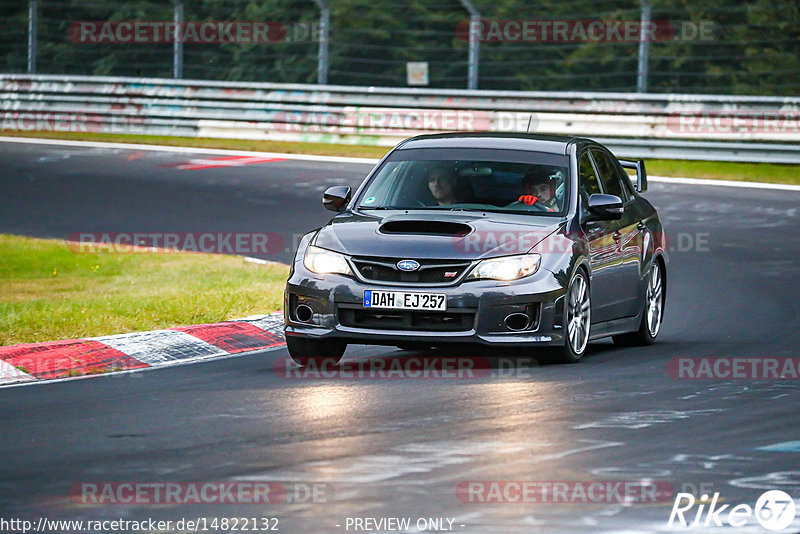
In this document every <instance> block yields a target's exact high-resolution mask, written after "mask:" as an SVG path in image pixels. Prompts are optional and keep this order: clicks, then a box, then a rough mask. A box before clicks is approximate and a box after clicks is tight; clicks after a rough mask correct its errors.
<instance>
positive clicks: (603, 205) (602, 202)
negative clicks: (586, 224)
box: [589, 193, 624, 221]
mask: <svg viewBox="0 0 800 534" xmlns="http://www.w3.org/2000/svg"><path fill="white" fill-rule="evenodd" d="M623 211H624V209H623V208H622V199H621V198H619V197H618V196H616V195H603V194H600V193H596V194H594V195H592V196H590V197H589V220H592V221H618V220H620V219H621V218H622V213H623Z"/></svg>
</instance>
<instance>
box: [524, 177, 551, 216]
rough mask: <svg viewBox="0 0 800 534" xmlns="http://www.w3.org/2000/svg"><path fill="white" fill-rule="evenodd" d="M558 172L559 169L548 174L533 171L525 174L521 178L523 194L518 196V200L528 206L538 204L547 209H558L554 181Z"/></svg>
mask: <svg viewBox="0 0 800 534" xmlns="http://www.w3.org/2000/svg"><path fill="white" fill-rule="evenodd" d="M560 173H561V171H557V172H555V173H548V174H543V173H540V172H534V173H530V174H528V175H526V176H525V178H523V179H522V190H523V191H524V192H525V194H524V195H521V196H520V197H519V201H520V202H522V203H524V204H527V205H528V206H532V205H534V204H538V205H540V206H543V207H544V208H547V210H548V211H556V210H558V209H559V208H558V201H557V199H556V185H557V184H556V181H557V180H558V178H559V176H560Z"/></svg>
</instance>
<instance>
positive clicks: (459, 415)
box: [0, 144, 800, 533]
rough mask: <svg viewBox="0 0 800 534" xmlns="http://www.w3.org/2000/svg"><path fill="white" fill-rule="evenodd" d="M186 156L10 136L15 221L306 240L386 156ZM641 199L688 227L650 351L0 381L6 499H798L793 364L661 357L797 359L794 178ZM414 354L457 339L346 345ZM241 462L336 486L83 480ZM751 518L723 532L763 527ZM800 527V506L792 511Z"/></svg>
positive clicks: (294, 524)
mask: <svg viewBox="0 0 800 534" xmlns="http://www.w3.org/2000/svg"><path fill="white" fill-rule="evenodd" d="M134 154H135V155H134ZM188 159H190V157H189V156H187V155H185V154H171V153H163V152H148V151H138V152H134V151H130V150H116V149H87V148H76V147H72V148H70V147H52V146H39V145H25V144H0V169H2V175H0V199H1V202H0V233H14V234H23V235H34V236H52V237H65V236H67V235H69V234H71V233H75V232H98V231H99V232H103V231H105V232H114V231H129V232H133V231H149V232H202V231H215V232H216V231H242V232H256V231H268V232H279V233H281V234H282V235H284V236H287V242H288V241H290V240H291V239H292V236H293V235H295V234H302V233H304V232H306V231H308V230H310V229H311V228H313V227H315V226H317V225H319V224H321V223H322V222H324V221H325V220H326V218H327V217H328V215H329V212H326V211H324V210H323V208H322V207H321V205H320V200H319V198H320V195H321V192H322V191H323V190H324V189H325V187H326V186H328V185H331V184H350V185H353V186H355V185H357V184H358V183H359V182H360V181H361V179H362V178H363V177H364V175H365V174H366V172H367V171H368V170H369V167H368V166H365V165H356V164H347V163H319V162H298V161H284V162H268V163H262V164H254V165H246V166H241V167H237V168H232V169H225V168H223V169H220V168H217V169H203V170H191V171H190V170H178V169H177V168H176V167H170V166H169V165H172V164H175V163H178V162H182V161H186V160H188ZM647 197H648V198H649V199H650V200H651V201H652V202H653V203H654V204H655V205H656V207H658V208H659V210H660V213H661V215H662V218H663V220H664V222H665V225H666V229H667V234H668V236H669V238H670V239H671V243H672V251H671V265H670V269H669V287H668V298H667V309H666V317H665V323H664V325H663V329H662V332H661V334H660V337H659V340H658V343H657V344H656V345H654V346H652V347H647V348H625V349H619V348H616V347H614V346H613V345H612V344H611V343H608V342H603V341H601V342H598V343H594V344H592V346H591V347H590V351H589V354H588V355H587V357H586V358H585V359H584V360H583V361H582V362H580V363H579V364H576V365H568V366H558V365H545V366H538V365H536V364H535V362H534V363H530V364H526V363H524V362H522V361H516V362H515V364H516V368H515V369H514V370H513V372H511V371H508V370H507V369H505V368H504V367H502V366H501V365H499V364H497V363H495V364H494V365H493V367H492V368H491V369H489V370H488V371H487V372H486V373H483V374H482V375H481V377H479V378H469V379H447V380H423V379H395V380H382V379H370V380H366V379H361V380H359V379H349V378H332V379H321V380H311V379H302V378H286V377H285V376H284V375H281V374H280V373H278V372H276V371H275V369H276V368H275V367H274V366H275V365H278V364H279V363H280V362H281V361H283V360H284V359H285V358H286V357H287V354H286V351H285V350H284V349H280V350H275V351H271V352H264V353H255V354H249V355H246V356H242V357H238V358H232V359H227V360H221V361H213V362H207V363H201V364H197V365H190V366H183V367H175V368H165V369H159V370H153V371H146V372H141V373H132V374H122V375H118V376H106V377H99V378H93V379H85V380H73V381H66V382H60V383H52V384H43V385H34V386H26V387H15V388H7V389H0V407H2V409H1V410H2V412H1V413H2V416H1V418H0V518H29V519H31V518H32V519H34V520H36V519H38V518H40V517H47V518H48V519H83V520H87V519H115V518H126V519H146V518H153V519H163V520H173V521H175V520H178V519H181V518H195V519H196V518H198V517H205V518H208V519H209V520H210V519H211V518H214V517H216V518H223V517H227V518H231V517H248V518H252V517H277V518H279V528H280V530H281V531H283V532H321V533H322V532H348V531H349V532H353V531H354V530H353V528H352V527H351V528H350V529H349V530H346V525H347V518H355V517H358V518H366V517H373V518H379V517H387V516H388V517H410V518H412V524H413V522H415V521H416V520H417V518H427V517H444V518H451V519H454V522H453V526H452V529H453V531H454V532H475V533H484V532H488V533H494V532H498V533H499V532H623V531H624V532H658V531H667V530H669V529H668V528H667V520H668V518H669V515H670V510H671V508H672V504H673V502H672V499H671V498H669V499H667V500H665V501H663V502H659V503H655V504H637V503H633V504H631V503H623V504H621V503H599V504H586V503H581V502H573V503H558V504H543V503H528V504H520V503H512V504H507V503H503V504H480V503H471V504H467V503H463V502H462V501H461V500H459V498H458V496H457V494H456V488H457V487H458V485H459V484H460V483H463V482H468V481H509V480H511V481H587V482H588V481H597V480H616V481H639V480H653V481H657V482H663V483H668V484H669V485H670V486H671V487H672V489H673V491H674V492H679V491H684V490H685V491H688V492H690V493H694V494H695V495H697V496H698V497H699V495H700V493H701V492H705V493H708V494H712V493H714V492H719V493H720V499H722V500H724V503H725V504H738V503H748V504H750V505H751V506H752V505H754V504H755V502H756V500H757V499H758V497H759V495H760V494H761V493H762V492H763V491H765V490H767V489H782V490H784V491H786V492H788V493H789V494H790V495H792V496H793V497H794V499H795V500H797V499H800V452H798V450H797V449H798V448H800V447H792V446H791V445H787V446H785V447H783V448H784V449H787V450H782V451H768V450H763V449H761V448H762V447H765V446H769V445H774V444H777V443H784V442H792V441H800V425H798V419H797V414H798V408H800V391H799V390H798V389H799V388H798V385H799V384H800V382H798V380H792V379H768V380H746V379H728V380H725V379H714V380H689V379H674V378H671V377H670V376H669V375H668V374H667V362H668V361H669V360H670V359H671V358H676V357H687V356H688V357H701V356H707V357H746V358H756V359H761V358H766V357H798V356H800V354H798V346H799V345H800V329H798V322H799V321H798V317H800V283H798V276H799V275H800V247H798V245H797V234H798V230H800V212H798V205H800V193H794V192H784V191H766V190H752V189H735V188H721V187H710V186H691V187H690V186H677V185H667V184H652V185H651V189H650V191H649V192H648V193H647ZM287 247H290V245H287ZM271 259H276V260H279V261H287V259H288V253H287V252H285V251H284V252H281V253H280V254H277V255H274V257H272V258H271ZM0 261H1V260H0ZM43 320H47V319H46V318H43ZM476 354H477V355H478V356H480V357H483V356H486V353H485V352H484V351H478V352H477V353H476ZM411 356H416V357H421V358H429V359H430V358H435V357H437V356H454V354H452V353H449V352H447V351H434V352H427V353H426V352H415V353H410V352H404V351H400V350H398V349H392V348H387V347H363V346H354V347H349V348H348V351H347V353H346V354H345V362H351V363H358V362H366V361H369V359H376V358H386V359H387V361H389V362H390V361H392V360H395V359H400V360H402V361H405V360H404V359H405V358H408V357H411ZM494 356H496V357H498V358H502V357H505V356H507V355H502V354H500V355H497V354H495V355H494ZM276 362H277V363H276ZM483 375H486V376H483ZM793 448H794V449H795V450H792V449H793ZM231 480H239V481H280V482H282V483H283V484H285V485H286V486H287V487H288V488H290V489H291V488H304V487H305V486H302V485H298V484H319V485H321V486H320V487H322V488H323V489H324V490H325V492H326V496H325V501H326V502H291V503H288V502H285V503H273V504H269V505H263V504H262V505H244V504H227V505H213V504H183V505H169V506H165V505H160V506H131V505H117V506H110V505H99V506H83V505H78V504H76V503H74V502H72V501H71V500H70V498H69V491H70V488H71V487H73V485H75V484H78V483H81V482H90V481H100V482H108V481H116V482H122V481H135V482H199V481H231ZM701 490H704V491H701ZM295 500H298V499H295ZM299 500H300V501H302V499H299ZM317 501H322V499H321V498H319V499H317ZM696 510H697V508H696V507H695V508H694V509H693V510H692V514H691V516H688V515H687V517H688V518H689V519H692V518H693V517H694V512H696ZM799 515H800V514H799ZM723 517H724V516H723ZM748 524H749V525H750V527H749V528H739V529H732V527H722V528H719V529H717V530H718V531H719V532H730V531H736V532H765V530H763V529H761V528H760V527H758V523H757V522H756V521H755V519H753V518H751V519H750V521H749V523H748ZM337 525H338V526H337ZM446 525H447V522H445V526H446ZM677 530H679V531H689V532H710V531H716V530H714V529H712V528H711V527H696V528H689V529H683V530H681V529H677ZM223 531H224V530H222V529H216V530H209V532H223ZM436 531H438V530H436ZM797 531H800V519H796V520H795V523H794V524H793V526H791V527H789V528H788V529H786V530H784V532H797Z"/></svg>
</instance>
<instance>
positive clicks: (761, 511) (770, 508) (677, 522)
mask: <svg viewBox="0 0 800 534" xmlns="http://www.w3.org/2000/svg"><path fill="white" fill-rule="evenodd" d="M718 501H719V493H714V496H713V497H712V499H711V502H710V504H709V506H708V509H706V503H708V495H703V496H702V497H701V498H700V504H699V505H698V506H697V510H696V511H694V510H692V509H693V508H694V506H695V504H696V503H697V501H696V499H695V497H694V495H692V494H691V493H678V494H677V495H676V496H675V503H674V504H673V505H672V512H671V513H670V514H669V522H668V523H667V526H669V527H673V526H675V527H677V526H681V527H687V528H692V529H696V528H697V527H700V526H703V527H709V526H712V525H713V526H717V527H721V526H723V525H725V524H727V526H731V527H743V526H746V525H748V524H752V521H751V518H752V517H753V516H755V519H756V521H758V523H759V524H760V525H761V526H762V527H764V528H765V529H767V530H771V531H773V532H777V531H780V530H783V529H785V528H786V527H788V526H789V525H791V524H792V522H793V521H794V518H795V504H794V501H793V500H792V498H791V497H790V496H789V494H788V493H786V492H785V491H781V490H770V491H765V492H764V493H762V494H761V496H760V497H759V498H758V500H757V501H756V505H755V508H751V507H750V505H749V504H736V505H731V504H723V505H721V506H718ZM723 513H725V514H723Z"/></svg>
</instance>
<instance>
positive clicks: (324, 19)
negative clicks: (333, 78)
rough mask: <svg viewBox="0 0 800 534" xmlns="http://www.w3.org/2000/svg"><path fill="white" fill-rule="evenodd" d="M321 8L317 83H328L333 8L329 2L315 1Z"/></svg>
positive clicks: (324, 0)
mask: <svg viewBox="0 0 800 534" xmlns="http://www.w3.org/2000/svg"><path fill="white" fill-rule="evenodd" d="M314 3H315V4H317V7H318V8H319V52H318V56H317V83H318V84H319V85H325V84H327V83H328V43H329V41H330V28H331V8H330V5H328V2H327V0H314Z"/></svg>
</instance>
